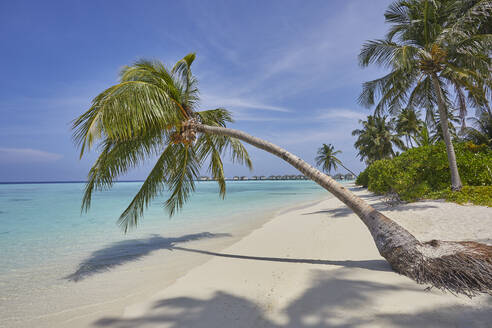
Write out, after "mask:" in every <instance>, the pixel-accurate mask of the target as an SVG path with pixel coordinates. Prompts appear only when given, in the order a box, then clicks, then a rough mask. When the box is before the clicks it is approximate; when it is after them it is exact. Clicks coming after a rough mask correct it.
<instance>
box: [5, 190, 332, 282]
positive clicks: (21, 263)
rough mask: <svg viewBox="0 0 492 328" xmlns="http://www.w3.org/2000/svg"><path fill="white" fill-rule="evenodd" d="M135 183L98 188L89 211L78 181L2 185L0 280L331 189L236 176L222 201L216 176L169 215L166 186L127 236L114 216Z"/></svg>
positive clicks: (251, 214)
mask: <svg viewBox="0 0 492 328" xmlns="http://www.w3.org/2000/svg"><path fill="white" fill-rule="evenodd" d="M140 184H141V183H140V182H121V183H117V184H115V186H114V187H113V189H112V190H110V191H107V192H102V193H97V194H96V195H95V196H94V198H93V202H92V208H91V209H90V211H89V212H88V213H86V214H81V213H80V204H81V197H82V194H83V188H84V184H83V183H53V184H0V278H1V276H3V277H4V278H7V277H9V278H8V279H0V280H3V284H8V283H9V282H8V281H10V279H12V278H14V277H15V276H16V275H18V274H19V275H20V274H22V275H26V274H27V275H28V274H29V272H30V269H31V268H33V269H34V268H37V269H39V268H42V267H50V266H52V265H55V264H59V263H64V262H65V261H68V262H70V261H73V260H74V259H79V258H83V257H85V256H87V255H88V254H90V253H91V252H93V251H95V250H97V249H100V248H101V247H104V245H108V244H110V243H113V242H117V241H121V240H125V239H136V238H143V237H148V236H149V235H151V234H160V235H178V234H181V233H189V232H190V231H200V229H203V231H207V230H206V228H207V227H211V226H214V227H217V226H221V225H225V224H236V222H237V224H241V222H243V223H244V222H245V220H246V221H247V220H251V219H252V218H253V217H254V216H255V215H260V214H261V213H265V212H267V211H271V210H274V209H278V208H280V207H284V206H286V205H287V206H290V205H295V203H300V202H306V201H309V200H314V199H319V198H320V197H322V196H323V195H326V196H328V195H329V194H328V193H327V192H326V191H325V190H323V189H322V188H321V187H319V186H318V185H316V184H315V183H313V182H311V181H237V182H228V184H227V196H226V199H225V200H222V199H220V198H219V196H218V188H217V184H216V183H215V182H198V183H197V191H196V193H194V194H193V196H192V198H191V200H190V201H189V202H188V203H187V204H186V205H185V207H184V209H183V210H182V211H181V212H180V213H179V214H178V215H176V216H175V217H173V218H172V219H169V217H168V216H167V214H166V212H165V209H164V208H163V206H162V203H163V201H164V200H165V199H166V194H165V193H164V194H163V195H162V197H159V198H158V199H156V200H155V201H154V202H153V204H152V206H151V207H149V209H148V210H147V211H146V212H145V216H144V218H143V219H142V220H141V224H140V226H139V227H138V229H136V230H133V231H131V232H130V233H128V234H127V235H124V234H123V233H122V231H121V230H120V228H119V227H118V226H117V225H116V220H117V218H118V217H119V214H120V213H121V212H122V211H123V210H124V209H125V207H126V206H127V205H128V203H129V201H130V200H131V198H132V196H133V195H134V194H135V193H136V192H137V190H138V188H139V186H140ZM35 271H36V270H35Z"/></svg>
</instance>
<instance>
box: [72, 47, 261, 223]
mask: <svg viewBox="0 0 492 328" xmlns="http://www.w3.org/2000/svg"><path fill="white" fill-rule="evenodd" d="M194 59H195V54H194V53H191V54H189V55H187V56H185V57H184V58H183V59H181V60H180V61H178V62H177V63H176V65H174V67H173V68H172V69H171V70H169V69H167V68H166V67H165V66H164V65H163V64H162V63H161V62H159V61H148V60H139V61H137V62H136V63H135V64H133V65H131V66H128V67H124V68H123V69H122V71H121V74H120V81H119V83H118V84H116V85H114V86H112V87H110V88H108V89H106V90H105V91H103V92H102V93H101V94H99V95H98V96H97V97H96V98H94V100H93V101H92V106H91V107H90V108H89V110H88V111H87V112H85V113H84V114H82V115H81V116H80V117H79V118H77V119H76V120H75V121H74V123H73V129H74V133H73V138H74V140H75V142H76V143H77V144H78V145H80V156H81V157H82V156H83V155H84V153H85V152H86V150H88V149H90V148H92V147H93V146H94V145H95V144H99V145H100V149H101V152H100V155H99V157H98V158H97V160H96V162H95V163H94V165H93V166H92V168H91V169H90V171H89V176H88V182H87V185H86V188H85V194H84V198H83V203H82V207H83V209H84V210H87V209H89V207H90V204H91V196H92V192H93V191H94V190H104V189H108V188H110V187H111V186H112V185H113V183H114V181H116V180H117V178H118V177H119V176H121V175H122V174H124V173H126V172H127V171H128V170H130V169H132V168H135V167H137V166H139V165H141V164H142V163H143V161H144V160H145V159H146V158H148V157H155V156H156V157H157V161H156V163H155V166H154V168H153V169H152V170H151V172H150V173H149V175H148V177H147V178H146V179H145V181H144V183H143V184H142V186H141V188H140V190H139V191H138V193H137V194H136V195H135V197H134V198H133V200H132V201H131V203H130V205H129V206H128V207H127V208H126V210H125V211H124V212H123V213H122V214H121V216H120V219H119V223H120V225H121V226H122V227H123V229H124V230H125V231H127V230H128V229H129V228H130V227H132V226H135V225H136V224H137V220H138V218H139V217H140V216H142V215H143V211H144V209H145V208H146V207H147V206H148V205H149V203H150V201H151V199H152V198H154V197H155V196H156V195H158V194H159V193H160V192H161V191H162V190H163V188H164V187H167V188H168V189H169V190H170V197H169V198H168V199H167V201H166V203H165V205H166V208H167V209H168V211H169V214H170V215H173V214H174V213H175V211H176V210H179V209H180V208H181V207H182V206H183V204H184V202H185V201H186V200H187V199H188V197H189V195H190V193H191V192H192V191H193V190H194V189H195V183H194V180H196V179H197V178H198V176H199V169H200V168H201V167H202V166H203V165H204V164H205V163H206V162H208V169H209V170H210V172H211V174H212V176H213V178H214V179H215V180H216V181H217V182H218V184H219V187H220V193H221V195H222V196H224V195H225V191H226V185H225V177H224V170H223V164H222V163H223V162H222V156H223V155H224V154H226V153H228V154H230V156H231V158H232V160H233V161H234V162H239V163H242V164H245V165H247V166H248V167H250V168H251V166H252V164H251V160H250V158H249V155H248V153H247V151H246V149H245V148H244V146H243V145H242V143H241V142H240V141H239V140H237V139H235V138H231V137H228V136H217V135H208V134H201V135H200V136H198V137H197V135H196V133H195V132H194V131H193V130H192V129H189V126H190V124H193V122H199V123H203V124H207V125H210V126H220V127H225V126H226V124H227V123H229V122H232V118H231V115H230V113H229V112H228V111H227V110H225V109H223V108H217V109H212V110H205V111H197V110H196V109H197V106H198V101H199V96H198V88H197V80H196V78H195V77H194V76H193V75H192V73H191V69H190V67H191V64H192V63H193V61H194Z"/></svg>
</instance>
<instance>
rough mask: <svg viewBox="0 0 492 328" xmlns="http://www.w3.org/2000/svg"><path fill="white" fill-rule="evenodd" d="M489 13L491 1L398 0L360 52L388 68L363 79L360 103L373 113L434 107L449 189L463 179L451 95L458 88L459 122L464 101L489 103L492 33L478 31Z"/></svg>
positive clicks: (367, 61)
mask: <svg viewBox="0 0 492 328" xmlns="http://www.w3.org/2000/svg"><path fill="white" fill-rule="evenodd" d="M491 12H492V3H491V1H490V0H482V1H456V0H440V1H437V0H434V1H433V0H398V1H396V2H394V3H393V4H392V5H390V6H389V8H388V10H387V11H386V13H385V18H386V22H388V23H390V24H391V27H390V30H389V32H388V33H387V35H386V38H385V39H383V40H373V41H368V42H366V43H365V44H364V45H363V47H362V50H361V53H360V55H359V60H360V64H361V65H362V66H363V67H365V66H368V65H370V64H372V63H375V64H378V65H380V66H383V67H385V68H389V69H390V72H389V73H388V74H387V75H385V76H383V77H382V78H379V79H376V80H373V81H369V82H366V83H364V85H363V91H362V93H361V95H360V97H359V101H360V102H361V103H362V104H364V105H366V106H372V105H376V106H375V111H376V113H380V112H383V111H386V110H387V111H389V112H390V113H394V112H397V111H398V110H400V109H401V108H404V107H410V108H417V109H426V110H427V111H432V110H433V109H434V108H435V107H437V108H438V110H439V117H440V123H441V129H442V134H443V137H444V142H445V143H446V151H447V155H448V161H449V168H450V171H451V185H452V189H453V190H459V189H460V188H461V186H462V183H461V179H460V176H459V172H458V167H457V164H456V155H455V152H454V148H453V144H452V142H451V136H450V133H449V126H448V112H449V110H450V106H451V105H453V101H452V100H451V99H450V95H451V91H454V92H455V93H456V95H457V99H456V101H455V102H454V103H456V107H457V108H459V109H460V112H461V117H462V119H463V121H464V117H465V115H466V105H467V103H468V104H471V105H473V106H475V107H484V106H487V105H488V100H487V96H486V94H487V92H488V90H490V87H491V85H492V83H491V78H490V72H489V67H490V64H491V61H490V56H489V52H490V47H491V44H492V35H491V34H480V33H481V32H482V31H483V30H484V29H485V28H484V25H485V24H486V23H487V22H488V20H489V18H490V16H491ZM376 98H379V101H378V103H377V104H376Z"/></svg>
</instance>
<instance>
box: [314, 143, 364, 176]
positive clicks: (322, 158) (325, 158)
mask: <svg viewBox="0 0 492 328" xmlns="http://www.w3.org/2000/svg"><path fill="white" fill-rule="evenodd" d="M341 153H342V151H341V150H335V147H334V146H333V145H332V144H328V145H327V144H323V145H322V146H321V147H320V148H318V156H316V158H315V161H316V165H318V166H319V167H321V169H322V170H323V172H326V173H328V174H330V172H331V170H337V168H338V165H340V166H341V167H343V168H344V169H345V170H347V171H348V172H350V173H351V174H353V175H354V176H357V174H355V173H354V172H352V171H351V170H349V169H348V168H347V167H345V165H343V163H342V161H341V160H340V159H338V157H337V155H338V154H341Z"/></svg>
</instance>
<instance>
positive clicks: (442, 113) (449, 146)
mask: <svg viewBox="0 0 492 328" xmlns="http://www.w3.org/2000/svg"><path fill="white" fill-rule="evenodd" d="M431 76H432V82H433V84H434V90H435V92H436V94H437V104H438V106H437V107H438V108H439V117H440V121H441V129H442V135H443V138H444V143H445V144H446V152H447V153H448V162H449V170H450V172H451V189H452V190H454V191H459V190H461V188H462V187H463V185H462V183H461V178H460V174H459V172H458V164H457V162H456V154H455V152H454V147H453V142H452V141H451V135H450V133H449V125H448V114H447V110H446V105H445V103H444V97H443V94H442V90H441V86H440V84H439V79H438V78H437V75H436V73H432V75H431Z"/></svg>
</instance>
